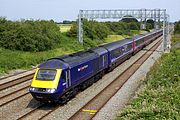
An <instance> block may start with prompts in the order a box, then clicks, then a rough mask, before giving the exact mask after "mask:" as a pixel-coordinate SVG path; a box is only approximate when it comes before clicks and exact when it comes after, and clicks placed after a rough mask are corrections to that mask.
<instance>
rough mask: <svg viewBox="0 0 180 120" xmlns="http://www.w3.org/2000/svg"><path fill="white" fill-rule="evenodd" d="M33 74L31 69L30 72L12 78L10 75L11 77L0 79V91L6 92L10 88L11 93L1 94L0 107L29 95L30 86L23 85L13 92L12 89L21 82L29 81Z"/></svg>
mask: <svg viewBox="0 0 180 120" xmlns="http://www.w3.org/2000/svg"><path fill="white" fill-rule="evenodd" d="M34 72H35V70H34V69H32V70H31V71H25V72H22V73H19V74H16V75H14V76H12V75H11V76H8V77H4V78H1V79H0V91H3V90H6V89H8V88H11V87H12V92H11V91H10V92H9V91H8V92H9V93H7V94H3V93H1V96H0V107H2V106H4V105H6V104H8V103H10V102H12V101H14V100H17V99H18V98H21V97H23V96H25V95H27V94H28V93H29V92H28V87H29V86H30V84H25V85H23V87H22V88H18V89H17V90H14V89H13V87H14V86H16V85H19V84H21V83H23V82H26V81H30V80H31V79H32V77H33V75H34Z"/></svg>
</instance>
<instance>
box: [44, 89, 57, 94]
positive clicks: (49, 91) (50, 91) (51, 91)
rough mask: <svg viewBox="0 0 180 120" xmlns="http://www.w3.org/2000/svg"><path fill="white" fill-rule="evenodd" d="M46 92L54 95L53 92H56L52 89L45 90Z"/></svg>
mask: <svg viewBox="0 0 180 120" xmlns="http://www.w3.org/2000/svg"><path fill="white" fill-rule="evenodd" d="M46 91H47V92H48V93H54V92H55V91H56V89H54V88H50V89H49V88H46Z"/></svg>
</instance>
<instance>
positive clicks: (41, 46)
mask: <svg viewBox="0 0 180 120" xmlns="http://www.w3.org/2000/svg"><path fill="white" fill-rule="evenodd" d="M59 41H60V33H59V27H58V26H57V25H56V24H55V22H54V21H53V20H51V21H45V20H36V21H34V20H21V21H10V20H6V19H5V18H0V46H1V47H3V48H6V49H10V50H21V51H45V50H49V49H52V48H54V47H56V44H57V43H59Z"/></svg>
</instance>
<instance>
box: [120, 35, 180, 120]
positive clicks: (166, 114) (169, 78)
mask: <svg viewBox="0 0 180 120" xmlns="http://www.w3.org/2000/svg"><path fill="white" fill-rule="evenodd" d="M178 43H180V35H175V36H173V38H172V45H173V46H174V45H177V44H178ZM124 119H134V120H136V119H143V120H144V119H148V120H157V119H158V120H162V119H164V120H166V119H171V120H180V48H178V47H176V48H174V49H172V50H171V52H170V53H169V54H164V55H163V56H162V57H161V58H160V60H158V61H157V62H156V63H155V65H154V66H153V67H152V68H151V72H150V73H149V75H148V77H147V79H146V80H145V82H144V83H143V85H142V87H140V89H139V90H138V92H137V94H136V96H135V97H134V98H133V100H131V102H130V103H129V105H128V106H127V107H126V108H125V109H124V110H122V111H121V113H120V115H119V116H118V117H117V120H124Z"/></svg>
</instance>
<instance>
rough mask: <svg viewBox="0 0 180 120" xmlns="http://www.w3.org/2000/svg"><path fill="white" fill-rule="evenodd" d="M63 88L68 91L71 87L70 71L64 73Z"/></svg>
mask: <svg viewBox="0 0 180 120" xmlns="http://www.w3.org/2000/svg"><path fill="white" fill-rule="evenodd" d="M62 81H63V83H62V86H63V88H64V89H67V88H68V87H70V86H71V80H70V70H66V71H63V72H62Z"/></svg>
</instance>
